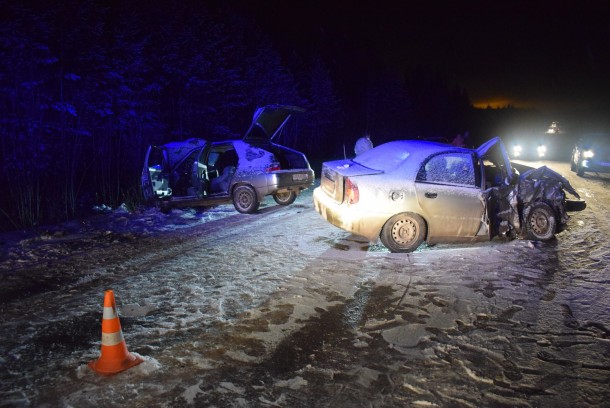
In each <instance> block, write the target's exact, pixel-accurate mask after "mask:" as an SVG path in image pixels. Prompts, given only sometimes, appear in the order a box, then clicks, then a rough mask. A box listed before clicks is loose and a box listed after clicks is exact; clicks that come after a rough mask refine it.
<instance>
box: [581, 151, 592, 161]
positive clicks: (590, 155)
mask: <svg viewBox="0 0 610 408" xmlns="http://www.w3.org/2000/svg"><path fill="white" fill-rule="evenodd" d="M593 156H594V153H593V150H585V151H584V152H582V157H584V158H585V159H590V158H591V157H593Z"/></svg>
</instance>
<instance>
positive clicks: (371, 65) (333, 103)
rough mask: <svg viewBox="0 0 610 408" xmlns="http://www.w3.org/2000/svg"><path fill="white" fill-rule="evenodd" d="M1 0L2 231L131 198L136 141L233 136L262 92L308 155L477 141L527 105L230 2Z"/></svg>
mask: <svg viewBox="0 0 610 408" xmlns="http://www.w3.org/2000/svg"><path fill="white" fill-rule="evenodd" d="M0 6H1V7H2V17H0V94H1V98H0V135H1V141H0V155H1V159H2V172H1V174H0V181H1V185H2V186H3V191H2V194H1V195H0V197H1V198H0V230H10V229H19V228H26V227H32V226H39V225H44V224H47V223H54V222H59V221H64V220H70V219H74V218H76V217H79V216H82V215H85V214H86V213H87V212H88V211H90V210H91V208H92V206H93V205H96V204H98V205H99V204H106V205H109V206H112V207H114V206H117V205H120V204H122V203H125V204H127V206H128V207H129V208H131V209H134V208H137V207H138V206H139V205H140V204H141V192H140V189H139V179H140V173H141V167H142V161H143V156H144V153H145V150H146V147H147V145H149V144H163V143H166V142H169V141H172V140H183V139H187V138H190V137H201V138H204V139H209V140H222V139H230V138H240V137H241V136H242V133H243V132H244V131H245V130H246V129H247V127H248V125H249V124H250V121H251V118H252V114H253V112H254V110H255V109H256V107H258V106H261V105H265V104H273V103H279V104H288V105H296V106H300V107H303V108H305V109H306V113H304V114H302V115H300V116H299V117H297V118H295V119H296V120H294V121H293V123H292V125H291V126H290V127H289V129H287V131H286V132H284V134H283V135H282V139H281V140H279V141H278V142H279V143H281V144H284V145H287V146H289V147H292V148H295V149H297V150H300V151H302V152H304V153H305V154H306V155H307V156H308V158H309V159H310V161H311V162H312V163H319V162H321V161H322V160H325V159H329V158H336V157H339V156H342V155H343V151H344V149H345V150H346V151H347V152H348V154H349V153H351V152H352V151H353V145H354V142H355V140H356V139H357V138H359V137H361V136H363V135H364V134H369V135H370V136H371V138H372V140H373V142H374V143H375V144H379V143H382V142H385V141H389V140H394V139H409V138H434V139H438V138H442V139H446V140H451V138H452V137H453V136H455V135H456V134H458V133H462V134H464V133H466V132H468V134H469V135H470V137H469V138H468V139H467V143H468V144H469V145H470V146H474V145H476V144H478V143H479V142H480V141H482V140H486V139H488V138H489V137H491V136H495V135H496V132H497V130H498V126H499V123H502V122H506V121H507V120H510V118H514V117H517V116H523V115H525V116H528V115H531V112H523V111H521V110H518V109H513V108H511V107H506V108H504V109H483V110H481V109H474V108H473V107H472V105H471V102H470V100H469V98H468V95H467V93H466V92H465V90H463V89H460V88H459V87H458V86H457V85H456V84H448V83H447V82H445V80H444V79H443V78H442V77H441V75H440V74H439V73H438V72H437V71H435V70H433V69H429V68H427V67H419V68H416V69H412V70H410V71H408V72H404V73H402V75H401V76H399V77H396V75H394V74H390V73H389V72H387V71H386V70H385V68H384V67H383V65H382V64H380V63H376V61H371V60H368V59H367V57H366V56H365V55H361V54H360V53H359V50H358V49H357V47H354V48H350V45H349V44H339V46H340V49H333V48H332V47H331V48H328V49H324V50H322V49H320V50H311V49H308V50H299V49H292V48H291V47H289V46H286V44H278V42H277V41H275V40H273V39H272V38H271V37H269V36H268V35H267V34H265V30H264V27H261V26H260V25H258V23H257V19H256V16H255V14H254V13H251V12H248V8H240V7H238V6H236V5H234V4H232V3H231V2H221V1H219V2H213V1H211V2H182V1H176V2H144V1H125V2H110V1H76V0H65V1H26V2H19V3H18V4H17V3H16V2H8V3H6V2H5V4H2V3H1V2H0ZM295 18H296V17H295ZM339 52H340V53H341V56H340V57H341V58H342V60H343V61H347V62H345V63H344V65H343V66H342V67H338V66H337V64H336V63H335V62H333V61H336V54H337V53H339ZM333 55H334V56H333ZM346 65H347V66H346ZM314 170H317V168H315V166H314Z"/></svg>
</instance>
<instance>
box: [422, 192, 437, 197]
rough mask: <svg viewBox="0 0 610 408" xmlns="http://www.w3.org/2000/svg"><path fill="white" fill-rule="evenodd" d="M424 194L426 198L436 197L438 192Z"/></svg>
mask: <svg viewBox="0 0 610 408" xmlns="http://www.w3.org/2000/svg"><path fill="white" fill-rule="evenodd" d="M424 195H425V196H426V197H428V198H436V197H437V196H438V194H436V193H426V194H424Z"/></svg>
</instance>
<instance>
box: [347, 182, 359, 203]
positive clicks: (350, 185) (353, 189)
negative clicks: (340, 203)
mask: <svg viewBox="0 0 610 408" xmlns="http://www.w3.org/2000/svg"><path fill="white" fill-rule="evenodd" d="M344 194H345V195H344V197H345V201H346V202H347V204H357V203H358V201H359V200H360V192H359V191H358V186H357V185H356V183H354V182H352V181H351V180H350V179H349V178H347V177H346V178H345V193H344Z"/></svg>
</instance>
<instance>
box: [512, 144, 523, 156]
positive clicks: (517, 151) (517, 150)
mask: <svg viewBox="0 0 610 408" xmlns="http://www.w3.org/2000/svg"><path fill="white" fill-rule="evenodd" d="M522 151H523V148H522V147H521V145H514V146H513V156H515V157H519V156H521V152H522Z"/></svg>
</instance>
